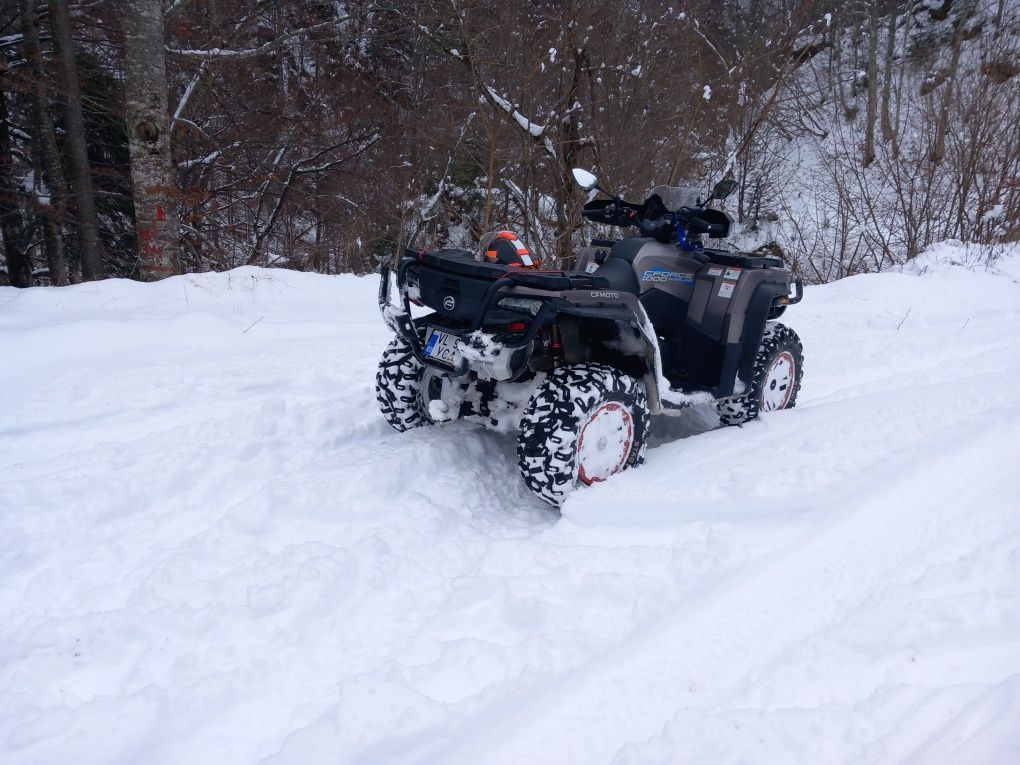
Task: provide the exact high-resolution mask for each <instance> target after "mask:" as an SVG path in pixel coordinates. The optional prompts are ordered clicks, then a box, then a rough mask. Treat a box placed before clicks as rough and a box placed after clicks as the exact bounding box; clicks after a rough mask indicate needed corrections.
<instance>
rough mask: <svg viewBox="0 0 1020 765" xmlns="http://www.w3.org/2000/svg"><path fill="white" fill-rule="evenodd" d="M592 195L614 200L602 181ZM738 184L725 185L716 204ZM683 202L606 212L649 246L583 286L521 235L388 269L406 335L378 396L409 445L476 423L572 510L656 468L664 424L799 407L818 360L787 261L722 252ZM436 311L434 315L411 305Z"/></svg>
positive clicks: (709, 213) (552, 499)
mask: <svg viewBox="0 0 1020 765" xmlns="http://www.w3.org/2000/svg"><path fill="white" fill-rule="evenodd" d="M574 177H575V179H576V180H577V182H578V183H579V184H580V185H581V186H582V188H584V189H586V190H588V191H591V190H592V189H598V190H599V191H603V193H605V192H604V190H603V189H602V188H601V187H599V186H598V183H597V179H596V178H595V176H593V175H592V174H591V173H588V172H586V171H584V170H579V169H578V170H575V171H574ZM734 186H735V184H734V183H733V182H732V181H722V182H720V183H719V184H717V185H716V187H715V189H714V190H713V192H712V194H711V196H710V198H709V201H711V200H713V199H722V198H724V197H725V196H727V195H728V194H729V193H731V192H732V190H733V187H734ZM681 193H683V192H682V190H678V189H675V188H668V187H658V188H657V189H655V190H654V193H652V195H651V196H650V197H649V198H648V199H647V200H646V201H645V202H644V203H643V204H640V205H638V204H633V203H630V202H625V201H624V200H623V199H621V198H620V197H619V196H614V195H609V196H610V197H611V198H610V199H599V200H593V201H590V202H588V203H587V204H586V205H585V206H584V209H583V212H582V215H583V216H584V217H585V218H587V219H589V220H591V221H594V222H597V223H602V224H609V225H612V226H620V227H627V226H636V227H637V228H638V230H639V232H640V233H639V235H636V236H628V237H625V238H623V239H620V240H601V239H596V240H593V241H592V242H591V246H589V247H587V248H584V249H583V250H582V252H581V253H580V256H579V258H578V259H577V264H576V266H575V268H574V269H573V270H571V271H568V272H562V271H548V270H542V269H541V268H539V266H538V263H537V262H535V261H534V260H533V259H532V258H531V256H530V255H529V254H528V251H527V248H525V247H524V246H523V245H522V244H521V243H520V242H519V241H518V240H517V239H516V237H514V236H513V234H510V233H509V232H500V233H498V234H494V235H490V237H489V240H488V241H487V242H486V243H483V247H482V251H481V253H479V254H475V253H471V252H468V251H464V250H439V251H437V252H426V251H414V250H410V249H409V250H407V251H406V253H405V255H404V257H403V259H402V260H401V261H400V264H399V267H398V268H397V272H396V288H397V293H398V297H399V303H398V304H394V303H393V302H392V301H391V298H390V292H391V279H390V271H389V269H388V268H384V269H383V273H382V279H381V282H380V288H379V304H380V309H381V311H382V314H383V317H384V319H385V321H386V323H387V325H388V326H389V327H390V328H391V329H392V330H393V332H394V333H395V336H394V338H393V339H392V341H391V342H390V344H389V346H388V347H387V349H386V350H385V352H384V353H383V356H382V360H381V362H380V364H379V371H378V375H377V378H376V395H377V398H378V401H379V406H380V408H381V410H382V413H383V415H384V416H385V418H386V420H387V421H388V422H389V423H390V425H392V426H393V427H394V428H396V429H397V430H398V431H405V430H408V429H411V428H416V427H420V426H423V425H429V424H432V423H435V422H441V421H446V420H453V419H466V420H473V421H477V422H480V423H482V424H483V425H485V426H487V427H490V428H493V429H497V430H502V431H517V456H518V465H519V467H520V471H521V475H522V476H523V478H524V481H525V483H526V484H527V485H528V488H530V489H531V491H532V492H534V493H535V494H536V495H537V496H538V497H540V498H541V499H542V500H544V501H545V502H547V503H549V504H551V505H554V506H558V505H560V504H561V503H562V502H563V500H564V499H565V498H566V496H567V495H568V494H569V493H570V492H571V491H573V490H574V489H575V488H576V487H578V486H582V485H589V484H591V483H595V482H598V481H603V480H605V479H606V478H608V477H609V476H611V475H613V474H614V473H617V472H619V471H621V470H624V469H626V468H628V467H632V466H635V465H638V464H640V463H641V462H642V461H643V460H644V453H645V447H646V444H647V442H648V436H649V425H650V415H652V414H671V413H678V412H680V411H682V410H683V409H684V408H686V407H689V406H691V405H694V404H700V403H714V404H715V406H716V408H717V411H718V414H719V418H720V420H721V422H722V423H723V424H725V425H739V424H741V423H744V422H747V421H748V420H751V419H754V418H755V417H757V416H758V414H759V413H760V412H763V411H764V412H768V411H771V410H776V409H789V408H791V407H793V406H794V404H795V403H796V400H797V391H798V390H799V388H800V382H801V366H802V363H803V352H802V349H801V343H800V340H799V338H798V337H797V335H796V334H795V333H794V332H793V330H791V329H790V328H789V327H786V326H784V325H783V324H780V323H778V322H776V321H774V319H776V318H778V317H779V316H780V315H781V314H782V313H783V312H784V311H785V310H786V307H787V306H788V305H791V304H794V303H798V302H800V300H801V298H802V296H803V288H802V285H801V282H800V280H799V279H794V278H793V276H792V275H791V273H790V272H789V271H788V270H786V269H785V268H784V267H783V262H782V261H781V260H779V259H776V258H769V257H753V256H750V255H742V254H736V253H732V252H723V251H719V250H714V249H708V248H705V247H704V245H703V244H702V241H701V238H702V236H703V235H705V234H707V235H708V236H709V237H710V238H723V237H725V236H726V235H727V234H728V233H729V230H730V226H731V220H730V218H729V217H728V216H727V215H726V214H725V213H723V212H721V211H719V210H713V209H709V208H706V206H705V204H703V203H701V202H700V200H698V201H697V202H695V203H694V204H693V205H689V206H685V205H680V204H678V202H679V201H681V200H680V198H679V195H680V194H681ZM412 304H414V305H416V306H420V307H423V308H427V309H431V312H425V311H424V310H421V309H419V310H417V311H416V312H415V314H412V308H411V305H412Z"/></svg>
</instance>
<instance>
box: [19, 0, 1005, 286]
mask: <svg viewBox="0 0 1020 765" xmlns="http://www.w3.org/2000/svg"><path fill="white" fill-rule="evenodd" d="M0 54H2V55H0V81H2V86H3V87H2V98H0V222H2V235H3V252H2V256H0V258H2V259H0V283H9V284H11V285H13V286H17V287H29V286H33V285H64V284H68V283H75V282H80V281H86V280H91V279H101V278H106V277H126V278H132V279H141V280H155V279H160V278H163V277H165V276H168V275H172V274H178V273H188V272H198V271H210V270H225V269H230V268H234V267H237V266H241V265H246V264H251V265H260V266H270V267H282V268H290V269H297V270H302V271H314V272H320V273H367V272H371V271H373V270H376V269H377V268H378V267H379V265H380V264H381V263H384V262H388V261H391V260H392V259H393V258H394V257H396V256H398V255H399V253H401V252H403V249H404V247H406V246H415V247H419V246H420V247H426V246H427V247H431V246H439V245H452V246H463V247H466V248H471V247H473V246H474V242H476V241H477V239H478V237H479V236H480V235H481V234H482V233H483V232H485V231H488V230H491V229H493V228H511V229H514V230H515V231H517V232H518V234H519V235H520V237H521V238H522V239H523V240H524V241H525V242H526V243H527V244H528V245H529V247H531V249H532V251H533V252H534V253H536V254H537V255H538V256H539V258H540V259H541V261H542V262H543V264H545V265H547V266H550V267H558V268H564V267H569V266H570V264H571V262H572V258H573V253H574V252H575V250H576V248H577V247H578V246H579V245H580V244H581V243H582V242H583V241H584V240H585V239H586V238H588V237H589V236H591V235H592V234H594V233H598V232H596V231H593V230H592V226H591V224H587V223H584V222H583V221H582V219H581V217H580V214H579V213H580V208H581V206H582V205H583V204H584V202H585V201H586V199H587V196H586V192H584V191H582V190H581V189H579V188H578V187H577V186H576V185H575V184H574V183H573V181H572V178H571V173H570V171H571V168H573V167H582V168H586V169H589V170H591V171H593V172H595V173H596V174H597V175H598V177H599V179H600V180H601V183H602V185H603V186H605V187H606V188H609V189H612V190H613V191H614V192H618V193H620V194H622V195H624V196H626V197H628V198H635V199H638V200H640V199H641V198H643V195H645V194H646V192H647V191H648V190H649V189H650V188H651V187H652V186H654V185H657V184H669V185H675V186H689V187H691V188H692V189H696V190H707V189H708V188H710V187H711V184H713V183H714V182H716V181H718V180H721V179H723V178H733V179H734V180H736V181H737V183H738V187H737V192H736V193H735V194H733V196H732V197H730V198H729V199H728V200H727V201H726V202H725V206H724V209H725V210H726V211H727V212H728V213H729V214H730V215H731V216H732V217H733V218H734V219H735V220H736V221H737V223H738V229H737V230H738V232H739V233H738V234H737V236H736V237H734V239H733V240H732V241H731V245H732V246H734V247H739V248H743V249H749V250H753V249H763V250H767V251H769V252H770V253H772V254H775V255H779V256H781V257H783V258H784V259H785V260H786V261H787V263H788V264H789V265H790V267H791V268H792V269H794V270H795V272H796V273H797V274H799V275H800V276H802V277H803V278H804V279H805V280H806V281H809V282H816V283H817V282H826V281H831V280H833V279H837V278H840V277H843V276H847V275H852V274H857V273H866V272H873V271H880V270H883V269H886V268H889V267H892V266H895V265H898V264H903V263H904V262H906V261H908V260H910V259H911V258H913V257H915V256H916V255H918V254H919V253H921V252H922V251H924V249H925V248H927V247H928V246H930V245H932V244H933V243H936V242H940V241H945V240H954V239H955V240H960V241H963V242H982V243H986V244H996V243H1007V242H1011V241H1016V240H1017V239H1020V76H1018V75H1020V3H1018V2H1017V1H1016V0H910V1H904V0H900V1H895V0H849V1H846V0H841V1H840V2H829V1H828V0H583V1H582V0H529V1H527V2H522V1H521V0H498V1H497V0H404V1H402V2H393V1H392V0H391V1H390V2H385V1H380V0H353V1H350V2H343V1H341V0H331V1H327V0H80V1H79V2H67V1H66V0H44V1H41V2H37V0H6V2H5V3H4V4H3V6H2V10H0Z"/></svg>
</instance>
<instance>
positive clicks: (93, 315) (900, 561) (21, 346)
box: [0, 246, 1020, 765]
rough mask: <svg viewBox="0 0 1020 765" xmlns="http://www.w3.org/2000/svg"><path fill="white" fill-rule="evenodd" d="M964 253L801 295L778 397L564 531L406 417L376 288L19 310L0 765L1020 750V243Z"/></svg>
mask: <svg viewBox="0 0 1020 765" xmlns="http://www.w3.org/2000/svg"><path fill="white" fill-rule="evenodd" d="M966 256H967V253H965V252H964V251H963V249H962V248H959V247H953V246H944V247H942V248H941V249H940V250H938V251H937V252H935V253H932V254H929V255H926V256H924V257H923V258H922V259H920V260H919V261H918V262H917V263H916V265H915V267H914V268H913V270H912V272H910V273H902V274H899V273H892V274H881V275H870V276H862V277H855V278H852V279H848V280H844V281H841V282H837V283H834V284H831V285H827V286H824V287H812V288H809V289H808V290H807V295H806V297H805V299H804V302H803V303H802V304H801V305H799V306H796V307H795V308H793V309H791V310H790V311H789V313H788V315H787V316H786V317H784V319H783V320H784V321H787V322H788V323H789V324H790V325H791V326H793V327H794V328H795V329H796V330H797V331H798V333H799V334H800V335H801V337H802V338H803V341H804V346H805V354H806V363H805V377H804V387H803V389H802V392H801V396H800V398H799V400H798V406H797V408H796V409H794V410H791V411H788V412H780V413H776V414H772V415H766V416H764V417H763V418H762V419H761V420H759V421H757V422H753V423H750V424H748V425H746V426H744V427H742V428H726V429H711V428H713V427H714V422H713V418H712V417H711V416H710V415H709V413H707V412H704V411H692V412H690V413H688V414H687V415H686V416H684V417H682V418H676V419H657V420H656V421H655V422H654V423H653V431H654V432H655V434H656V435H655V437H654V439H655V440H654V443H655V448H652V449H650V450H649V452H648V461H647V463H646V465H645V466H643V467H642V468H640V469H639V470H635V471H630V472H628V473H625V474H623V475H620V476H617V477H615V478H613V479H612V480H610V481H608V482H607V483H606V484H604V485H600V486H597V487H595V488H593V489H589V490H586V491H583V492H578V493H576V494H575V495H574V496H572V497H571V498H570V499H569V500H568V502H567V504H566V506H565V507H564V510H563V514H562V517H560V516H559V515H557V514H554V513H552V512H550V511H549V510H548V508H546V507H545V506H544V505H543V504H542V503H540V502H538V501H537V500H535V499H534V498H532V497H531V496H530V495H529V494H528V492H527V490H526V489H525V488H524V485H523V482H522V481H521V480H520V478H519V476H518V474H517V470H516V464H515V458H514V441H513V438H512V437H507V436H500V435H496V434H492V433H487V432H484V431H480V430H477V429H475V428H473V427H470V426H467V425H464V424H459V423H455V424H453V425H450V426H446V427H436V428H430V429H423V430H418V431H414V432H410V433H406V434H397V433H395V432H392V431H391V430H390V429H389V428H388V427H387V426H386V425H385V423H384V422H383V421H382V419H381V417H380V415H379V414H378V413H377V411H376V407H375V402H374V394H373V383H374V370H375V364H376V361H377V358H378V354H379V353H380V352H381V349H382V347H383V346H384V345H385V342H386V341H387V339H388V338H387V335H386V331H385V329H384V327H383V326H382V322H381V320H380V319H379V318H378V314H377V312H376V309H375V305H374V297H375V296H374V288H375V282H374V280H372V279H358V278H355V277H324V276H316V275H309V274H298V273H291V272H283V271H266V270H260V269H239V270H237V271H234V272H231V273H229V274H203V275H192V276H187V277H180V278H175V279H170V280H167V281H165V282H163V283H160V284H155V285H144V284H136V283H131V282H123V281H108V282H103V283H93V284H87V285H80V286H76V287H71V288H64V289H37V290H28V291H16V290H13V289H0V359H3V360H4V364H5V367H4V370H3V374H2V375H0V395H2V396H3V400H4V401H5V409H4V415H3V419H0V470H2V472H0V761H2V762H4V763H53V762H70V761H73V762H76V763H137V762H146V763H189V764H190V763H193V762H218V763H258V762H265V763H274V764H276V765H279V764H280V763H302V764H303V765H304V764H306V763H366V764H367V763H461V762H463V763H467V762H471V763H482V762H484V763H503V762H506V763H517V762H548V763H572V762H577V763H618V764H619V765H623V764H625V763H672V762H684V763H727V762H734V763H736V762H765V763H791V762H797V763H801V762H802V763H817V762H833V763H835V762H854V763H887V762H908V763H918V765H920V764H922V763H923V764H924V765H928V764H929V763H942V762H945V763H954V764H955V763H967V762H974V763H1003V764H1005V763H1014V762H1017V761H1020V733H1018V731H1020V724H1018V722H1017V721H1018V720H1020V584H1018V583H1020V477H1018V475H1017V470H1018V466H1020V446H1018V444H1020V400H1018V398H1017V396H1016V394H1015V389H1016V388H1015V386H1016V380H1017V379H1018V375H1020V285H1018V283H1017V280H1018V279H1020V254H1016V253H1014V254H1012V255H1009V256H1006V257H1004V258H1003V259H1002V260H1000V262H999V264H998V268H997V269H995V270H992V271H985V270H982V269H974V268H965V267H960V266H955V265H951V264H949V263H947V262H945V261H946V260H947V259H949V258H956V259H958V260H959V259H963V258H964V257H966ZM940 261H941V262H940Z"/></svg>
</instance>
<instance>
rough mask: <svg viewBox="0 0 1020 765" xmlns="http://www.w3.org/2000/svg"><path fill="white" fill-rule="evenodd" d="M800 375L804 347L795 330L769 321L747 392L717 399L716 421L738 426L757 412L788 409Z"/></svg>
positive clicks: (752, 417) (795, 398)
mask: <svg viewBox="0 0 1020 765" xmlns="http://www.w3.org/2000/svg"><path fill="white" fill-rule="evenodd" d="M803 374H804V349H803V347H802V346H801V344H800V338H799V337H797V333H796V332H794V331H793V330H792V329H790V328H789V327H787V326H786V325H785V324H780V323H779V322H777V321H771V322H769V323H768V324H766V325H765V333H764V335H762V339H761V345H760V346H758V353H757V354H756V355H755V358H754V366H753V367H752V369H751V382H750V384H749V385H748V386H747V392H746V393H744V394H743V395H742V396H732V397H730V398H727V399H724V400H722V401H720V402H719V404H718V407H717V411H718V413H719V420H720V422H722V424H723V425H741V424H743V423H745V422H748V421H749V420H753V419H754V418H755V417H757V416H758V415H759V414H760V413H761V412H771V411H775V410H778V409H792V408H793V407H794V405H795V404H796V403H797V392H798V391H799V390H800V380H801V377H802V376H803Z"/></svg>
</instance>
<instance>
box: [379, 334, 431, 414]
mask: <svg viewBox="0 0 1020 765" xmlns="http://www.w3.org/2000/svg"><path fill="white" fill-rule="evenodd" d="M424 375H425V365H424V364H422V363H421V362H420V361H418V359H417V357H415V355H414V352H413V351H412V350H411V346H410V345H408V343H407V341H406V340H404V338H402V337H401V336H400V335H396V336H394V338H393V339H392V340H391V341H390V344H389V345H388V346H387V347H386V350H385V351H383V355H382V359H380V361H379V371H378V372H377V373H376V376H375V398H376V400H377V401H378V402H379V411H381V412H382V415H383V417H385V418H386V422H388V423H389V424H390V425H392V426H393V427H394V428H395V429H396V430H399V431H401V432H403V431H405V430H410V429H411V428H420V427H422V426H423V425H431V424H432V418H431V417H430V416H429V410H428V405H427V404H426V400H425V396H424V395H423V393H424V391H423V390H422V378H423V377H424Z"/></svg>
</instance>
